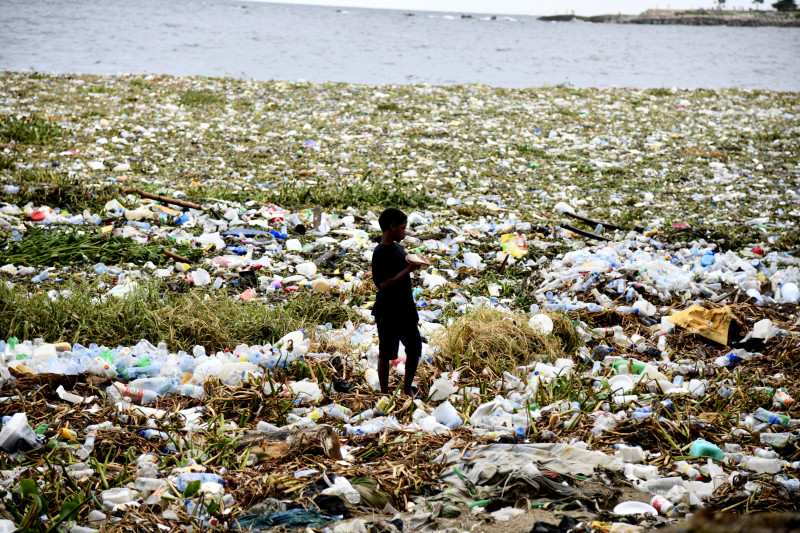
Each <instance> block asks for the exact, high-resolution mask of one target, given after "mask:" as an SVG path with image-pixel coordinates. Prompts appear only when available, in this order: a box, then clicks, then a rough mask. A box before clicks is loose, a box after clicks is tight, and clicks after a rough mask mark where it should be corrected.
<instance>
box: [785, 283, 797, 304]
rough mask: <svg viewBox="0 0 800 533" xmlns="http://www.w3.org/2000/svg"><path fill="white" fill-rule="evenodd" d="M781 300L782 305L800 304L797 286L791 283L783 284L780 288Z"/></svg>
mask: <svg viewBox="0 0 800 533" xmlns="http://www.w3.org/2000/svg"><path fill="white" fill-rule="evenodd" d="M781 298H782V299H783V301H784V303H790V304H795V305H797V304H798V303H800V289H798V287H797V284H796V283H792V282H789V283H784V284H783V285H782V286H781Z"/></svg>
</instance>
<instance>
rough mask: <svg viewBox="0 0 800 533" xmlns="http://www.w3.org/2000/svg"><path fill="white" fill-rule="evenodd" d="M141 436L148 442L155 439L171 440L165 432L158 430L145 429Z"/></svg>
mask: <svg viewBox="0 0 800 533" xmlns="http://www.w3.org/2000/svg"><path fill="white" fill-rule="evenodd" d="M141 435H142V437H144V438H146V439H147V440H153V439H161V440H167V439H169V435H167V434H166V433H164V432H163V431H158V430H157V429H143V430H142V431H141Z"/></svg>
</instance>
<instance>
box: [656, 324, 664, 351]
mask: <svg viewBox="0 0 800 533" xmlns="http://www.w3.org/2000/svg"><path fill="white" fill-rule="evenodd" d="M656 348H658V351H659V352H663V351H664V350H666V349H667V332H666V331H664V330H663V329H662V330H661V331H659V332H658V343H657V344H656Z"/></svg>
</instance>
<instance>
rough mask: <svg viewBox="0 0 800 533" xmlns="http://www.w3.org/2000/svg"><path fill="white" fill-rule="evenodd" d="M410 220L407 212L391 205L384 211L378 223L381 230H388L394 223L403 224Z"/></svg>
mask: <svg viewBox="0 0 800 533" xmlns="http://www.w3.org/2000/svg"><path fill="white" fill-rule="evenodd" d="M406 220H408V217H407V216H406V214H405V213H403V212H402V211H400V210H399V209H397V208H396V207H389V208H388V209H384V210H383V213H381V215H380V216H379V217H378V224H379V225H380V226H381V231H386V230H388V229H389V228H391V226H392V224H398V225H399V224H402V223H403V222H405V221H406Z"/></svg>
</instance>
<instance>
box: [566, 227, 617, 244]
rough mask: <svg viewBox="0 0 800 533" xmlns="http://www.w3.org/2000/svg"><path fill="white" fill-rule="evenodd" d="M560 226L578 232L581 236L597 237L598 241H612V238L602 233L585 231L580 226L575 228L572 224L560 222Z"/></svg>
mask: <svg viewBox="0 0 800 533" xmlns="http://www.w3.org/2000/svg"><path fill="white" fill-rule="evenodd" d="M558 227H559V228H563V229H565V230H567V231H571V232H572V233H577V234H578V235H580V236H581V237H588V238H589V239H595V240H597V241H610V240H611V239H609V238H607V237H603V236H601V235H597V234H595V233H590V232H588V231H583V230H580V229H578V228H573V227H572V226H567V225H566V224H559V226H558Z"/></svg>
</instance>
